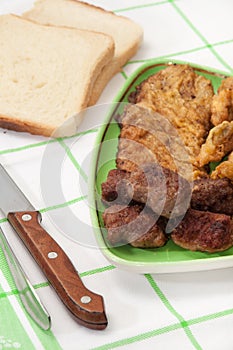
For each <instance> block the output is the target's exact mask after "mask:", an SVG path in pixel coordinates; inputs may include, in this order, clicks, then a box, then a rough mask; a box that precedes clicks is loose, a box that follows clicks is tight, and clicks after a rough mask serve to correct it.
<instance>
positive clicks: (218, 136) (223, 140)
mask: <svg viewBox="0 0 233 350" xmlns="http://www.w3.org/2000/svg"><path fill="white" fill-rule="evenodd" d="M232 150H233V121H231V122H228V121H224V122H222V123H221V124H219V125H217V126H215V127H214V128H212V129H211V130H210V132H209V135H208V137H207V139H206V142H205V143H204V144H203V145H202V147H201V151H200V154H199V156H198V157H197V161H198V163H199V165H200V166H203V165H205V164H208V163H209V162H218V161H220V160H221V159H222V158H223V157H224V156H225V155H226V154H227V153H228V152H231V151H232Z"/></svg>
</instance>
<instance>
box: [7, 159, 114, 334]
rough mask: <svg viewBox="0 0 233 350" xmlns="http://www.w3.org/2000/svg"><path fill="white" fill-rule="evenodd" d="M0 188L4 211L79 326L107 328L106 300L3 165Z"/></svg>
mask: <svg viewBox="0 0 233 350" xmlns="http://www.w3.org/2000/svg"><path fill="white" fill-rule="evenodd" d="M0 188H1V195H0V208H1V209H2V210H3V212H4V213H5V215H6V216H7V218H8V221H9V223H10V224H11V225H12V227H13V228H14V229H15V231H16V232H17V234H18V235H19V236H20V238H21V239H22V241H23V242H24V244H25V246H26V247H27V248H28V250H29V252H30V253H31V254H32V256H33V258H34V259H35V260H36V262H37V263H38V265H39V266H40V268H41V270H42V271H43V272H44V274H45V275H46V277H47V279H48V280H49V282H50V283H51V285H52V286H53V287H54V289H55V291H56V292H57V294H58V296H59V297H60V299H61V300H62V301H63V303H64V304H65V305H66V307H67V308H68V309H69V311H70V312H71V313H72V315H73V316H74V317H75V319H76V320H77V322H79V323H80V324H82V325H83V326H85V327H88V328H91V329H104V328H106V326H107V318H106V314H105V310H104V301H103V298H102V296H101V295H98V294H95V293H94V292H92V291H90V290H88V289H87V288H86V287H85V285H84V284H83V283H82V281H81V279H80V277H79V275H78V273H77V272H76V270H75V268H74V266H73V264H72V263H71V261H70V259H69V258H68V256H67V255H66V253H65V252H64V251H63V250H62V248H61V247H60V246H59V245H58V244H57V243H56V241H55V240H54V239H53V238H52V237H51V236H50V235H49V234H48V233H47V232H46V231H45V230H44V229H43V227H42V226H41V225H40V222H41V215H40V213H39V211H37V210H36V209H35V208H34V207H33V205H32V204H31V203H30V202H29V200H28V199H27V198H26V197H25V195H24V194H23V193H22V191H21V190H20V189H19V188H18V186H17V185H16V184H15V182H14V181H13V179H12V178H11V177H10V176H9V174H8V173H7V171H6V170H5V169H4V167H3V166H2V165H1V164H0Z"/></svg>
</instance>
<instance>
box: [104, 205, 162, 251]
mask: <svg viewBox="0 0 233 350" xmlns="http://www.w3.org/2000/svg"><path fill="white" fill-rule="evenodd" d="M103 219H104V224H105V227H106V228H107V231H108V234H107V239H108V242H109V243H110V244H111V245H112V246H116V245H117V246H119V245H122V244H128V243H129V244H131V245H132V246H134V247H138V248H156V247H161V246H163V245H164V244H165V243H166V242H167V237H166V235H165V234H164V233H163V230H162V228H161V227H159V225H158V224H157V223H156V220H157V218H156V217H155V216H154V214H153V212H151V211H150V210H148V209H146V210H145V209H144V208H143V206H142V205H134V206H123V205H119V204H118V205H113V206H111V207H108V208H107V209H106V210H105V211H104V213H103Z"/></svg>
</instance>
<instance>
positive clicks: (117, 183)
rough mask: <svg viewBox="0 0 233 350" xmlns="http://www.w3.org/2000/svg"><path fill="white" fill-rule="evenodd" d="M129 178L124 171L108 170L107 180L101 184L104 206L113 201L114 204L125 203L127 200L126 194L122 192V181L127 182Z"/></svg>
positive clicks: (128, 174)
mask: <svg viewBox="0 0 233 350" xmlns="http://www.w3.org/2000/svg"><path fill="white" fill-rule="evenodd" d="M129 177H130V173H128V172H126V171H124V170H120V169H112V170H110V171H109V173H108V177H107V180H106V181H105V182H103V183H102V184H101V189H102V200H103V202H104V203H106V204H107V203H108V202H113V201H114V202H115V203H125V202H127V201H128V199H129V198H128V196H127V193H126V192H125V191H124V184H123V181H124V180H128V179H129ZM122 189H123V191H122Z"/></svg>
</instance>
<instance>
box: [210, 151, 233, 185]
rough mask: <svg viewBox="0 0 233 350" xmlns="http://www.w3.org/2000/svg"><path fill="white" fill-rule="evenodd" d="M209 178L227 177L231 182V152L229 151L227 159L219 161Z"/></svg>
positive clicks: (232, 161) (232, 172)
mask: <svg viewBox="0 0 233 350" xmlns="http://www.w3.org/2000/svg"><path fill="white" fill-rule="evenodd" d="M210 177H211V179H214V180H216V179H218V178H224V177H225V178H228V179H230V180H231V182H232V183H233V152H231V153H230V155H229V156H228V159H227V160H225V161H224V162H222V163H220V164H219V165H218V166H217V167H216V168H215V169H214V171H212V173H211V175H210Z"/></svg>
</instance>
